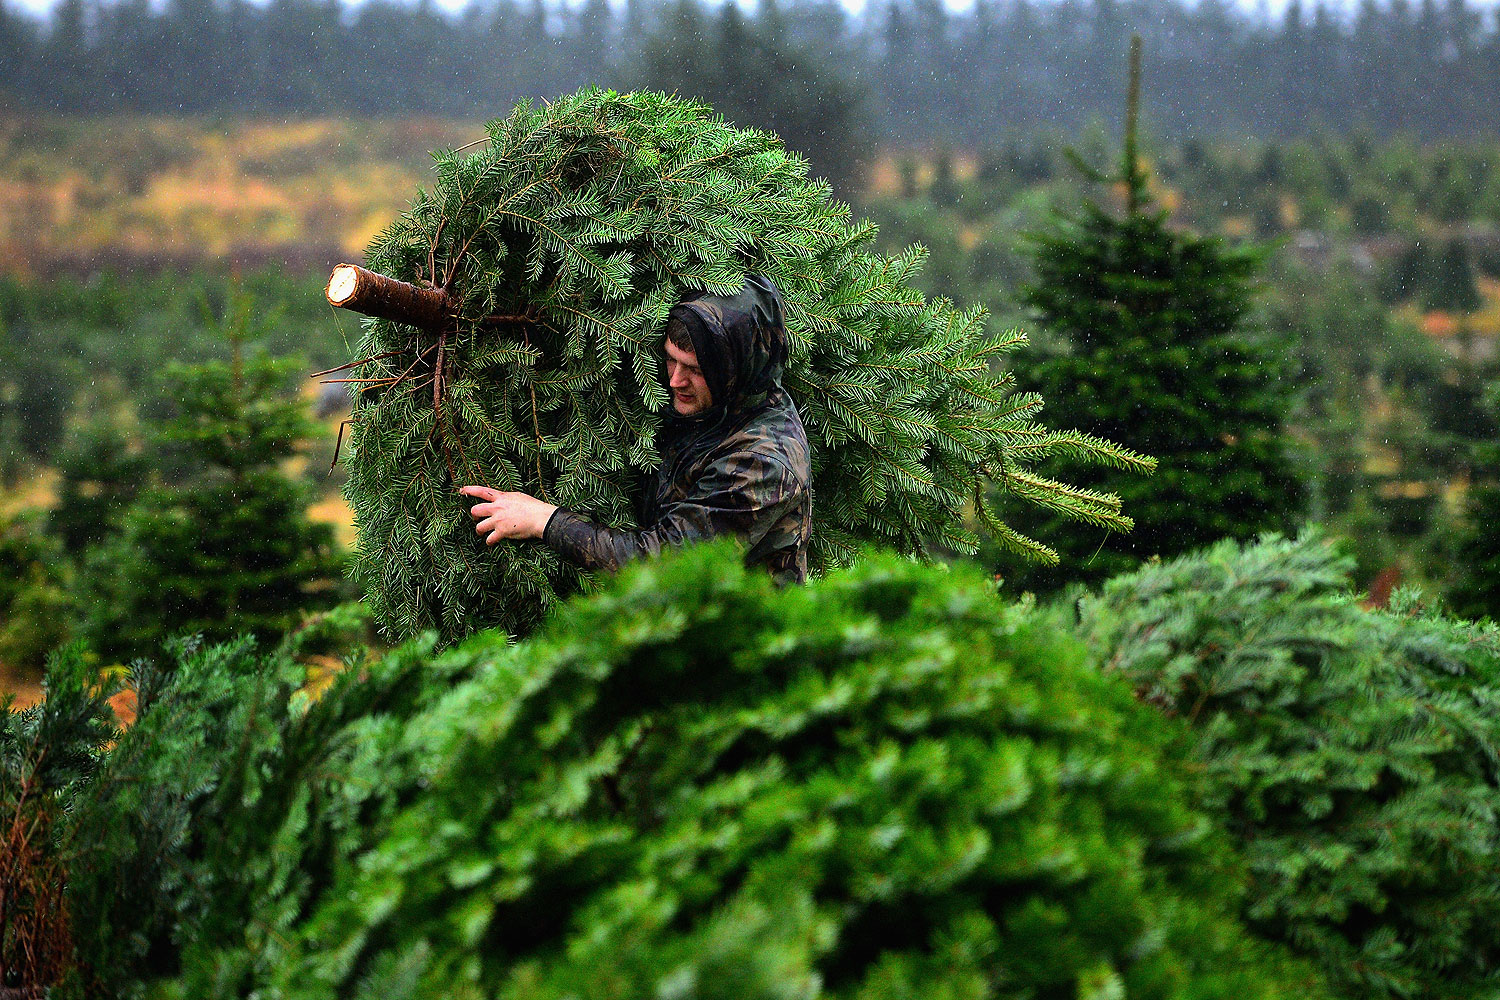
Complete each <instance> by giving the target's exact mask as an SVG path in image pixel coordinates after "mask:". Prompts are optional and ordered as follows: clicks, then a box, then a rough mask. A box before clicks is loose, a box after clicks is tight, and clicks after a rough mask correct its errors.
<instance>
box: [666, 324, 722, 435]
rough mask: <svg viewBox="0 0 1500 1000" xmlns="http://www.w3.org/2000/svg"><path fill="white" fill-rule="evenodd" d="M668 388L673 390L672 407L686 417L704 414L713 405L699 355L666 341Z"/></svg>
mask: <svg viewBox="0 0 1500 1000" xmlns="http://www.w3.org/2000/svg"><path fill="white" fill-rule="evenodd" d="M666 345H667V386H668V388H670V389H671V390H672V406H673V408H674V409H676V410H677V412H678V413H680V414H681V415H682V416H684V417H691V416H692V415H693V414H695V413H702V412H703V411H704V410H706V409H708V408H709V407H710V406H712V405H713V402H714V401H713V395H712V393H710V392H709V391H708V383H707V382H705V381H704V380H703V369H701V368H699V367H698V355H697V354H695V353H694V352H692V351H685V350H683V349H682V348H680V347H678V346H677V345H676V344H674V343H672V342H671V341H670V340H668V341H666Z"/></svg>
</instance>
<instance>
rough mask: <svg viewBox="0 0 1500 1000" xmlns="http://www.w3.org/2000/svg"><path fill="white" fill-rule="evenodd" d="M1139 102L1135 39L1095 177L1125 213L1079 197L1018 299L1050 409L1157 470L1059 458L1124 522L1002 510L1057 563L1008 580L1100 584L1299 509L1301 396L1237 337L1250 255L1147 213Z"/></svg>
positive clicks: (1256, 259) (1256, 343) (1034, 378)
mask: <svg viewBox="0 0 1500 1000" xmlns="http://www.w3.org/2000/svg"><path fill="white" fill-rule="evenodd" d="M1138 105H1139V48H1138V42H1137V44H1136V46H1133V48H1132V53H1131V88H1130V100H1129V104H1128V111H1127V125H1126V130H1125V143H1124V151H1123V155H1122V157H1121V168H1120V173H1119V175H1118V176H1117V177H1113V178H1102V177H1101V178H1098V179H1108V180H1112V181H1114V182H1115V183H1116V184H1118V185H1119V186H1121V187H1123V189H1124V194H1125V205H1124V211H1123V213H1121V214H1118V215H1116V214H1114V213H1112V212H1111V211H1109V210H1108V209H1106V208H1105V207H1103V206H1101V205H1099V204H1097V203H1094V202H1089V203H1086V204H1085V205H1084V207H1083V212H1082V214H1081V215H1080V216H1078V217H1076V218H1060V219H1058V220H1057V222H1056V224H1055V226H1053V228H1052V229H1051V230H1049V231H1047V232H1044V233H1041V234H1038V235H1036V236H1035V237H1034V241H1033V254H1034V263H1035V270H1036V277H1035V281H1034V283H1033V284H1031V285H1030V286H1029V287H1028V288H1027V289H1026V290H1025V292H1024V295H1023V298H1024V301H1025V303H1026V304H1027V305H1028V306H1030V307H1031V308H1032V309H1034V310H1035V311H1036V313H1037V316H1038V318H1039V321H1040V323H1041V325H1042V326H1043V327H1045V329H1046V331H1047V333H1048V335H1049V343H1050V344H1051V345H1052V346H1053V351H1052V356H1051V357H1049V358H1048V359H1047V360H1045V361H1044V362H1041V363H1038V364H1037V365H1035V366H1033V367H1032V368H1031V369H1030V370H1029V371H1028V373H1027V375H1028V378H1027V384H1028V386H1029V387H1031V388H1034V389H1035V390H1037V391H1038V392H1040V393H1041V395H1042V396H1043V398H1045V399H1049V400H1052V399H1056V400H1061V401H1062V405H1063V406H1064V407H1065V412H1066V414H1067V419H1068V421H1069V422H1070V423H1076V424H1077V425H1078V426H1079V427H1080V428H1082V429H1083V430H1085V431H1086V432H1088V433H1089V434H1093V435H1097V436H1099V437H1102V438H1107V439H1109V440H1113V441H1120V442H1123V443H1125V444H1126V445H1128V446H1129V447H1131V448H1135V449H1139V450H1140V451H1143V452H1145V453H1147V454H1150V455H1152V456H1154V457H1155V458H1156V459H1157V460H1158V462H1159V466H1158V468H1157V471H1156V473H1155V475H1153V476H1151V477H1150V478H1149V479H1147V478H1142V477H1139V476H1117V475H1112V474H1110V473H1109V472H1107V471H1103V470H1090V469H1085V468H1083V467H1081V466H1079V465H1078V464H1077V463H1073V462H1069V461H1064V462H1060V463H1058V464H1055V465H1049V466H1046V467H1045V468H1046V469H1047V470H1048V472H1049V474H1051V475H1053V476H1056V477H1058V478H1062V479H1066V480H1067V481H1069V482H1077V483H1079V484H1081V485H1084V486H1088V487H1090V488H1092V489H1095V490H1101V491H1107V492H1109V493H1112V494H1117V495H1119V496H1120V497H1121V499H1122V500H1123V501H1124V509H1125V510H1127V511H1128V512H1129V513H1130V515H1131V517H1132V518H1133V519H1134V520H1135V529H1134V530H1133V531H1131V532H1130V533H1129V534H1119V533H1117V532H1115V531H1114V529H1112V528H1109V527H1105V528H1102V529H1100V528H1091V527H1080V526H1076V525H1075V526H1070V525H1068V524H1067V521H1066V517H1065V516H1064V515H1062V514H1059V513H1057V512H1053V511H1046V512H1043V513H1042V514H1041V515H1040V516H1039V515H1038V514H1037V513H1035V512H1033V511H1029V510H1026V511H1022V510H1017V511H1015V512H1014V513H1013V514H1012V513H1011V512H1010V511H1007V514H1009V515H1010V516H1012V517H1014V519H1015V523H1016V524H1017V525H1018V526H1024V527H1023V528H1022V530H1024V531H1026V532H1027V533H1028V534H1031V535H1034V536H1037V537H1042V538H1046V539H1048V541H1049V542H1050V543H1052V544H1054V545H1055V546H1056V547H1057V548H1058V550H1059V552H1060V553H1062V556H1063V557H1062V560H1061V562H1060V563H1059V564H1057V566H1056V568H1040V567H1038V568H1032V569H1027V568H1024V567H1014V568H1012V566H1010V565H1008V564H1007V565H1004V566H1003V567H1002V571H1003V573H1004V575H1005V576H1006V578H1007V580H1008V581H1009V582H1010V584H1012V585H1013V586H1016V587H1024V588H1033V589H1037V590H1040V591H1050V590H1054V589H1056V588H1058V587H1059V586H1062V585H1063V584H1065V583H1068V582H1071V581H1085V582H1097V581H1099V580H1102V579H1104V578H1106V577H1108V576H1111V575H1113V574H1115V573H1118V572H1121V571H1124V570H1126V569H1129V568H1131V567H1133V566H1135V565H1137V564H1138V563H1139V562H1140V561H1141V560H1142V559H1144V558H1147V557H1149V556H1153V555H1161V556H1170V555H1174V554H1177V553H1180V552H1185V551H1187V550H1189V549H1192V548H1195V547H1198V546H1201V545H1206V544H1208V543H1210V542H1213V541H1216V540H1218V539H1220V538H1224V537H1226V536H1229V537H1235V538H1250V537H1253V536H1254V535H1256V534H1257V533H1259V532H1262V531H1267V530H1276V529H1280V530H1286V529H1290V528H1292V527H1295V525H1296V522H1297V520H1298V519H1299V516H1300V513H1301V511H1302V505H1303V487H1302V484H1301V482H1300V479H1299V476H1298V474H1297V472H1296V470H1295V468H1294V465H1293V463H1292V461H1291V457H1290V454H1289V452H1290V448H1291V439H1290V437H1289V436H1288V435H1287V434H1286V433H1284V432H1283V430H1282V424H1283V421H1284V420H1285V419H1286V417H1287V415H1288V414H1289V413H1290V412H1291V411H1292V409H1293V407H1294V405H1295V401H1296V399H1295V392H1296V387H1295V386H1294V385H1293V383H1292V382H1291V381H1290V379H1289V376H1290V374H1291V368H1290V366H1289V365H1288V364H1286V363H1285V362H1284V361H1283V359H1282V357H1281V356H1280V355H1278V353H1277V350H1276V348H1275V347H1273V346H1272V345H1270V344H1268V343H1265V342H1263V341H1260V340H1257V339H1255V338H1253V337H1252V336H1251V335H1250V334H1249V333H1248V332H1247V331H1246V329H1245V326H1246V320H1247V314H1248V313H1249V311H1250V308H1251V298H1252V294H1253V280H1254V276H1255V272H1256V269H1257V267H1258V265H1259V263H1260V259H1261V252H1260V251H1257V250H1253V249H1231V248H1226V247H1224V246H1223V245H1221V244H1220V243H1219V242H1217V241H1216V240H1212V239H1206V238H1202V237H1199V236H1195V235H1192V234H1190V233H1185V232H1180V231H1177V230H1175V229H1173V228H1171V227H1170V226H1169V225H1168V223H1167V213H1166V212H1165V211H1164V210H1155V209H1152V208H1151V207H1150V197H1149V194H1148V191H1147V176H1146V172H1145V168H1144V167H1143V166H1142V164H1141V161H1140V156H1139V155H1138V153H1137V138H1136V135H1137V125H1136V123H1137V116H1138ZM1096 177H1097V175H1096Z"/></svg>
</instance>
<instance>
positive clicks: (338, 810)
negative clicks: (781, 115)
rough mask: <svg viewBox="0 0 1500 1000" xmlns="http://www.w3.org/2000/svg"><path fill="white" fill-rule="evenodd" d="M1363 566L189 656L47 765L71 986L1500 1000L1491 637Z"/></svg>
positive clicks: (1343, 561)
mask: <svg viewBox="0 0 1500 1000" xmlns="http://www.w3.org/2000/svg"><path fill="white" fill-rule="evenodd" d="M1350 568H1351V563H1350V561H1349V560H1348V559H1347V558H1346V557H1343V556H1340V555H1339V554H1338V553H1337V552H1336V551H1335V550H1333V549H1332V548H1330V546H1329V545H1328V544H1327V542H1326V541H1325V540H1324V539H1322V538H1320V537H1317V536H1315V535H1310V536H1306V537H1303V538H1301V539H1299V540H1296V541H1289V540H1285V539H1281V538H1277V537H1274V536H1272V537H1268V538H1267V539H1264V540H1262V541H1260V542H1257V543H1253V544H1249V545H1244V546H1238V545H1234V544H1229V543H1225V544H1222V545H1219V546H1216V547H1213V548H1210V549H1207V550H1204V551H1202V552H1200V553H1196V554H1192V555H1189V556H1185V557H1183V558H1181V559H1179V560H1175V561H1173V562H1171V563H1164V564H1157V565H1150V566H1147V567H1145V568H1143V569H1142V570H1140V571H1138V572H1137V573H1135V574H1133V575H1131V576H1127V577H1121V578H1118V579H1116V580H1114V581H1111V582H1110V583H1108V584H1107V585H1106V586H1105V587H1104V588H1103V589H1102V591H1100V592H1099V593H1098V594H1097V595H1084V596H1083V597H1082V599H1081V600H1077V601H1074V602H1065V603H1061V604H1057V605H1050V606H1040V607H1038V606H1035V605H1032V604H1029V603H1022V604H1019V605H1006V604H1004V603H1002V602H1001V601H1000V600H999V599H998V598H997V597H996V595H995V594H994V592H993V586H992V584H991V583H990V582H989V581H987V580H986V579H985V578H984V577H983V576H982V575H980V574H978V573H976V572H975V571H974V570H972V569H970V568H967V567H964V566H953V567H940V566H923V565H920V564H917V563H914V562H911V561H908V560H904V559H899V558H896V557H892V556H869V557H866V558H864V559H862V560H861V561H860V562H859V563H858V564H857V565H856V566H855V567H853V568H851V569H849V570H845V571H840V572H837V573H834V574H831V575H830V576H829V577H827V578H825V579H823V580H819V581H815V582H814V583H812V584H810V585H808V586H806V587H799V588H792V589H786V590H777V589H776V588H774V587H773V586H772V585H771V584H770V582H769V580H768V579H766V578H765V577H763V576H762V575H760V574H758V573H750V574H747V573H746V571H745V570H744V569H743V568H742V567H741V566H740V563H739V559H738V557H737V554H736V553H735V551H734V550H733V548H732V547H730V546H727V545H717V546H705V547H699V548H696V549H693V550H690V551H688V552H683V553H672V554H670V555H669V556H666V557H664V558H662V559H660V560H655V561H651V562H648V563H643V564H638V565H634V566H631V567H629V568H628V569H627V570H626V571H625V572H622V573H621V574H620V575H619V576H618V577H617V578H615V579H614V580H612V581H609V582H608V583H606V584H604V585H603V586H602V587H601V589H600V591H599V592H598V593H596V594H594V595H593V596H590V597H586V598H578V599H575V600H573V601H570V602H568V603H567V604H565V605H564V606H563V607H562V608H561V610H560V611H559V613H558V614H557V615H556V616H555V617H554V618H553V619H552V621H551V622H550V623H549V624H548V625H547V626H546V627H545V628H544V629H543V630H542V631H541V632H539V633H538V634H537V635H536V636H534V637H533V638H532V639H530V640H528V641H526V642H523V643H520V644H511V643H509V642H507V640H506V638H505V637H504V636H503V635H500V634H497V633H481V634H479V635H476V636H474V637H472V638H470V639H469V640H467V641H466V642H464V643H463V644H461V645H459V646H457V647H455V648H451V649H449V650H446V651H444V652H441V653H435V652H434V651H433V645H432V640H431V639H427V640H422V641H417V642H413V643H410V644H408V645H406V646H403V647H402V648H400V649H398V650H396V651H394V652H392V653H390V654H387V655H384V656H379V657H372V656H368V655H365V654H364V653H362V652H361V651H360V650H359V649H358V648H353V649H351V650H350V651H349V653H348V655H347V656H346V662H347V663H348V664H349V668H348V669H346V670H344V671H343V672H342V673H341V674H340V675H339V676H338V677H337V678H336V680H335V681H334V683H333V685H332V686H331V687H330V688H328V689H327V691H326V692H324V693H323V694H322V695H321V697H316V698H314V697H310V696H309V694H308V693H307V692H306V691H305V690H303V689H302V688H301V684H302V681H303V675H302V669H301V668H300V667H299V666H298V665H297V657H298V655H299V654H300V653H301V652H303V651H305V650H306V649H307V648H308V647H309V645H312V644H317V645H321V646H325V647H326V644H327V643H328V642H329V641H334V642H343V643H344V644H345V645H347V643H348V639H347V638H344V639H340V638H339V637H340V636H343V635H345V634H346V633H347V631H348V630H349V629H350V628H351V627H354V626H355V625H357V622H356V621H354V620H352V619H351V618H350V617H349V614H350V610H352V609H350V610H346V611H342V612H339V613H337V614H334V615H331V616H327V617H325V618H323V619H320V620H319V623H318V624H317V625H316V627H314V628H311V629H309V630H306V631H304V632H301V633H298V634H296V635H294V636H293V637H292V638H291V639H289V640H287V641H286V642H285V643H284V644H283V645H282V646H280V647H278V648H275V649H270V650H267V651H265V652H262V651H260V650H259V649H258V648H257V647H256V646H255V645H253V644H252V643H250V642H248V641H241V642H238V643H231V644H228V645H220V646H210V645H204V644H202V643H198V642H189V643H180V644H178V645H177V646H175V647H174V649H173V651H171V654H170V655H169V656H168V657H166V658H162V659H158V660H156V661H152V662H146V661H143V662H141V663H140V664H138V665H137V666H136V667H135V668H134V671H133V676H132V685H133V689H134V691H135V693H136V697H137V703H138V711H139V717H138V721H137V722H136V724H135V726H134V727H133V728H131V729H130V730H128V731H127V732H125V733H124V734H121V735H119V737H118V741H117V743H115V745H114V746H113V748H112V749H110V750H109V751H108V752H107V753H105V754H102V756H101V752H100V751H99V750H98V749H97V744H98V742H99V741H98V739H97V738H96V737H93V736H89V734H90V733H93V732H94V731H95V730H96V729H97V726H98V723H97V722H95V721H92V720H93V719H95V718H96V717H97V715H98V713H97V711H93V712H92V713H91V712H81V713H76V715H77V719H76V722H75V727H76V732H72V733H71V734H70V733H68V732H61V731H59V732H58V733H57V734H56V735H55V736H54V737H53V738H56V739H58V740H60V741H63V742H67V741H69V740H71V741H72V743H74V744H78V745H84V744H88V745H90V746H95V749H94V750H89V751H87V752H86V753H84V756H83V757H82V758H79V760H80V766H81V767H84V768H85V770H87V771H88V772H89V773H90V775H91V776H92V777H91V780H89V781H87V782H77V783H71V784H68V785H67V786H66V787H65V788H59V789H58V794H59V796H60V798H59V800H58V801H59V802H60V803H61V804H63V805H65V806H66V808H65V809H64V810H62V811H61V812H60V813H59V815H60V816H64V817H66V819H65V820H64V821H61V822H60V827H61V828H59V829H55V830H54V832H53V835H52V839H51V840H49V841H48V843H49V844H50V845H51V848H50V849H51V852H52V853H51V854H50V855H49V859H50V860H51V861H53V862H55V864H56V865H58V866H62V867H63V869H64V870H65V871H66V884H67V887H68V904H69V907H70V909H71V914H72V920H73V923H72V927H73V934H74V936H75V939H76V946H77V953H76V959H77V961H76V963H75V967H74V968H73V970H72V972H71V973H70V974H69V979H68V984H69V985H68V987H67V988H68V989H70V990H72V991H73V992H74V993H75V994H76V993H80V992H81V993H84V994H87V995H97V996H110V997H113V996H129V995H140V994H142V993H143V992H144V993H149V994H150V995H157V996H180V997H189V996H191V997H213V996H224V997H231V996H244V995H248V994H252V993H255V994H261V995H271V994H274V995H277V996H285V997H333V996H381V997H384V998H396V997H403V996H411V997H420V996H434V995H443V996H458V997H463V996H470V995H473V996H480V995H501V996H510V997H562V996H601V997H602V996H621V997H624V996H639V995H643V994H648V993H661V992H666V993H669V994H671V995H674V996H684V997H692V996H718V995H734V996H737V997H743V996H777V997H782V996H803V997H816V996H850V997H857V996H871V997H873V996H880V997H889V996H917V995H923V996H930V995H934V991H937V992H938V993H939V994H941V995H945V996H966V997H967V996H972V997H1021V996H1036V995H1053V994H1058V995H1061V994H1066V995H1070V996H1071V995H1078V996H1088V997H1111V996H1132V997H1136V996H1140V997H1158V996H1159V997H1220V996H1222V997H1231V996H1245V997H1256V996H1265V997H1284V996H1289V995H1297V996H1305V997H1309V998H1315V997H1319V996H1338V997H1348V998H1354V997H1391V998H1396V997H1415V996H1437V995H1442V996H1450V997H1480V996H1486V995H1489V992H1491V991H1492V990H1493V988H1494V985H1495V980H1496V967H1497V959H1500V949H1497V945H1500V941H1497V940H1496V937H1497V935H1496V931H1495V928H1496V927H1497V926H1500V921H1497V919H1496V917H1497V916H1500V914H1497V913H1496V908H1497V906H1500V862H1497V861H1496V857H1497V851H1496V848H1497V846H1500V845H1497V844H1496V843H1495V840H1496V837H1497V834H1496V832H1495V831H1496V827H1495V823H1494V818H1495V815H1496V811H1497V809H1500V780H1497V779H1500V753H1497V747H1500V722H1497V716H1496V713H1495V712H1494V707H1495V705H1496V703H1497V700H1500V698H1497V696H1500V689H1497V683H1500V630H1497V629H1496V628H1495V627H1494V626H1492V625H1473V624H1469V623H1465V622H1462V621H1457V620H1453V619H1449V618H1445V617H1443V616H1441V615H1439V614H1436V613H1434V612H1432V611H1429V610H1423V609H1422V608H1421V607H1420V606H1419V605H1418V604H1416V603H1415V601H1414V598H1412V597H1410V596H1408V597H1405V598H1401V599H1400V600H1399V601H1398V604H1397V606H1396V607H1395V608H1393V609H1392V610H1390V611H1370V610H1365V609H1364V608H1362V607H1361V606H1360V605H1359V603H1358V601H1357V599H1356V596H1355V595H1354V594H1352V593H1351V592H1350V591H1349V589H1348V572H1349V570H1350ZM57 669H61V670H63V671H64V673H65V674H66V672H67V671H68V670H69V669H74V670H76V661H75V666H74V667H73V668H69V667H68V666H67V661H59V667H58V668H57ZM74 686H75V687H76V686H77V685H76V683H75V685H74ZM85 707H86V706H85ZM96 708H97V706H96ZM12 718H13V719H14V718H15V717H14V716H13V717H12ZM90 739H93V740H94V743H93V744H89V743H88V741H89V740H90ZM80 740H81V741H82V743H80V742H79V741H80ZM70 745H71V744H70ZM75 756H76V755H75ZM7 760H8V761H10V763H8V764H7V767H10V768H11V771H10V772H8V774H7V778H8V780H9V778H10V775H11V774H14V773H21V772H22V771H24V767H23V766H22V765H19V764H16V761H19V760H20V758H15V757H12V758H7ZM18 767H20V768H21V770H20V771H18V770H17V768H18ZM11 785H13V782H11ZM11 785H8V786H7V787H10V786H11ZM1313 970H1318V971H1317V972H1314V971H1313ZM1325 976H1326V978H1327V982H1328V983H1329V984H1331V985H1324V977H1325ZM726 990H727V991H729V992H725V991H726ZM63 995H67V994H66V993H64V994H63Z"/></svg>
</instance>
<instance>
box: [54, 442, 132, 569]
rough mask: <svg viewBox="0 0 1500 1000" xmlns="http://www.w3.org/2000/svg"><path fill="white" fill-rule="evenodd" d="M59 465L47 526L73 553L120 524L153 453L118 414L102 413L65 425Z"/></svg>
mask: <svg viewBox="0 0 1500 1000" xmlns="http://www.w3.org/2000/svg"><path fill="white" fill-rule="evenodd" d="M57 471H58V476H59V481H58V486H57V504H56V506H54V507H53V508H52V511H51V513H50V514H49V516H48V519H47V527H48V529H49V530H50V531H52V532H53V534H55V535H57V536H58V538H59V539H61V541H62V544H63V547H64V548H65V549H67V551H68V554H69V555H71V556H74V557H75V558H76V557H77V556H79V555H81V554H82V553H83V552H84V551H85V550H86V549H88V548H89V547H90V546H92V545H96V544H98V543H100V542H101V541H103V540H105V539H108V538H109V537H111V536H112V535H113V534H114V533H115V532H116V531H118V530H119V526H120V522H121V520H122V519H123V518H124V516H125V512H126V511H127V510H129V509H130V505H131V504H132V503H134V502H135V499H136V497H137V496H139V495H140V492H141V490H142V489H143V488H144V487H145V485H146V483H147V482H148V481H149V479H150V475H151V458H150V456H149V455H147V454H146V453H145V450H144V449H143V448H141V447H140V446H139V444H138V442H136V441H134V440H132V436H131V435H130V434H129V433H128V432H127V429H126V428H125V427H124V426H122V425H121V423H120V422H119V421H118V420H117V419H115V418H112V417H108V416H106V417H99V418H95V419H93V420H90V421H88V422H86V423H82V424H79V425H77V426H75V427H73V428H71V429H70V430H69V432H68V434H67V436H66V437H64V438H63V444H62V448H61V449H60V450H59V452H58V455H57Z"/></svg>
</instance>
